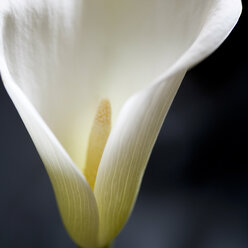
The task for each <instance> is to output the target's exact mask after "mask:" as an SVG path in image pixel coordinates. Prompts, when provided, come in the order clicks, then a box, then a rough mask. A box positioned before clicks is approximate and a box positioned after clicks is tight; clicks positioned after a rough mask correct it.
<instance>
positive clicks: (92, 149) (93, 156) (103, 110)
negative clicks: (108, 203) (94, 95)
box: [83, 99, 111, 190]
mask: <svg viewBox="0 0 248 248" xmlns="http://www.w3.org/2000/svg"><path fill="white" fill-rule="evenodd" d="M110 130H111V105H110V102H109V100H108V99H103V100H101V102H100V103H99V106H98V108H97V112H96V116H95V118H94V122H93V124H92V127H91V131H90V136H89V142H88V150H87V160H86V164H85V167H84V169H83V173H84V175H85V177H86V179H87V181H88V183H89V185H90V187H91V189H92V190H93V189H94V185H95V180H96V174H97V170H98V166H99V164H100V161H101V158H102V153H103V151H104V148H105V145H106V142H107V139H108V136H109V133H110Z"/></svg>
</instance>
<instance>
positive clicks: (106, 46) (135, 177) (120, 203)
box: [0, 0, 241, 248]
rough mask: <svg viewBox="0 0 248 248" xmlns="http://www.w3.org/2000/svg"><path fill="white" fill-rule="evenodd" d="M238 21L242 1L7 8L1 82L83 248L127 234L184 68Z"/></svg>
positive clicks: (27, 2) (53, 0) (106, 1)
mask: <svg viewBox="0 0 248 248" xmlns="http://www.w3.org/2000/svg"><path fill="white" fill-rule="evenodd" d="M240 13H241V1H240V0H188V1H185V0H125V1H123V0H122V1H121V0H117V1H113V0H102V1H101V0H100V1H99V0H70V1H67V0H22V1H16V0H9V1H7V0H1V2H0V25H1V35H0V70H1V76H2V79H3V82H4V85H5V87H6V90H7V91H8V94H9V95H10V97H11V99H12V101H13V103H14V104H15V106H16V108H17V110H18V112H19V114H20V116H21V118H22V120H23V122H24V124H25V126H26V127H27V130H28V132H29V133H30V135H31V137H32V139H33V141H34V144H35V146H36V148H37V150H38V152H39V154H40V156H41V159H42V161H43V163H44V165H45V167H46V170H47V172H48V175H49V177H50V179H51V182H52V185H53V189H54V192H55V196H56V200H57V203H58V206H59V210H60V213H61V216H62V219H63V222H64V225H65V227H66V229H67V231H68V233H69V234H70V236H71V237H72V239H73V240H74V241H75V242H76V243H77V244H78V245H80V246H82V247H85V248H99V247H104V246H105V245H107V244H109V243H110V242H111V241H112V240H113V239H114V238H115V236H116V235H117V234H118V233H119V231H120V230H121V228H122V227H123V225H124V224H125V222H126V220H127V218H128V216H129V215H130V213H131V211H132V208H133V205H134V203H135V199H136V197H137V193H138V191H139V187H140V183H141V180H142V176H143V173H144V170H145V167H146V164H147V161H148V159H149V156H150V153H151V150H152V148H153V145H154V142H155V140H156V137H157V135H158V132H159V130H160V127H161V125H162V123H163V120H164V118H165V115H166V113H167V112H168V109H169V107H170V105H171V102H172V100H173V98H174V96H175V94H176V92H177V89H178V87H179V85H180V83H181V81H182V79H183V77H184V75H185V73H186V71H187V70H188V69H189V68H191V67H192V66H194V65H195V64H196V63H198V62H199V61H201V60H202V59H204V58H205V57H206V56H208V55H209V54H210V53H212V52H213V51H214V50H215V49H216V48H217V47H218V46H219V45H220V44H221V43H222V42H223V41H224V39H225V38H226V37H227V35H228V34H229V33H230V31H231V30H232V28H233V27H234V25H235V24H236V22H237V20H238V18H239V16H240Z"/></svg>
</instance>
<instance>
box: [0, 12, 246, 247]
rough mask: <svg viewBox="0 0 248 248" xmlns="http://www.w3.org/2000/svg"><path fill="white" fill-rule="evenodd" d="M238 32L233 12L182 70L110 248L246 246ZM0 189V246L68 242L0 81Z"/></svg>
mask: <svg viewBox="0 0 248 248" xmlns="http://www.w3.org/2000/svg"><path fill="white" fill-rule="evenodd" d="M243 15H244V14H243ZM246 27H247V26H246ZM246 33H247V32H246V29H245V19H244V16H243V17H242V18H241V20H240V22H239V24H238V25H237V27H236V28H235V30H234V31H233V33H232V34H231V36H230V37H229V38H228V39H227V40H226V41H225V43H224V44H223V45H222V46H221V48H220V49H218V51H217V52H215V53H214V54H213V55H211V56H210V57H209V58H208V59H207V60H205V61H204V62H203V63H201V64H200V65H198V66H197V67H196V68H194V69H192V70H191V71H190V72H189V73H188V74H187V75H186V78H185V79H184V81H183V83H182V86H181V88H180V90H179V92H178V94H177V96H176V98H175V100H174V103H173V105H172V107H171V109H170V112H169V114H168V116H167V118H166V121H165V123H164V126H163V128H162V130H161V133H160V136H159V138H158V140H157V142H156V145H155V147H154V150H153V153H152V156H151V159H150V161H149V165H148V168H147V170H146V174H145V176H144V180H143V183H142V187H141V191H140V194H139V198H138V201H137V204H136V207H135V209H134V212H133V214H132V216H131V218H130V220H129V222H128V224H127V225H126V226H125V228H124V229H123V231H122V232H121V234H120V235H119V237H118V238H117V239H116V248H127V247H135V248H137V247H142V248H146V247H147V248H151V247H166V248H247V247H248V168H247V138H248V137H247V126H248V125H247V124H248V121H247V90H248V87H247V80H248V72H247V69H248V67H247V66H248V62H247V57H248V56H247V55H248V53H247V37H245V36H246ZM0 185H1V187H0V247H9V248H16V247H18V248H20V247H25V248H29V247H35V248H44V247H46V248H55V247H56V248H57V247H58V248H70V247H75V245H74V244H73V243H72V241H71V240H70V238H69V237H68V235H67V233H66V232H65V230H64V228H63V226H62V223H61V220H60V217H59V214H58V211H57V206H56V202H55V199H54V195H53V191H52V188H51V184H50V182H49V179H48V176H47V174H46V171H45V169H44V167H43V165H42V163H41V161H40V159H39V156H38V154H37V152H36V150H35V148H34V145H33V143H32V141H31V139H30V137H29V135H28V134H27V131H26V129H25V128H24V126H23V124H22V121H21V119H20V117H19V115H18V114H17V112H16V110H15V108H14V106H13V104H12V103H11V101H10V99H9V97H8V95H7V94H6V92H5V90H4V88H3V85H2V84H0Z"/></svg>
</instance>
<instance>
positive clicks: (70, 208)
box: [0, 59, 98, 247]
mask: <svg viewBox="0 0 248 248" xmlns="http://www.w3.org/2000/svg"><path fill="white" fill-rule="evenodd" d="M0 64H1V74H2V77H3V81H4V82H5V87H6V89H7V91H8V93H9V95H10V97H11V99H12V100H13V102H14V104H15V106H16V108H17V110H18V112H19V114H20V115H21V118H22V120H23V122H24V124H25V125H26V127H27V129H28V131H29V134H30V135H31V137H32V139H33V141H34V143H35V146H36V148H37V150H38V152H39V154H40V156H41V159H42V161H43V163H44V165H45V167H46V170H47V172H48V175H49V177H50V179H51V182H52V185H53V189H54V192H55V195H56V199H57V203H58V206H59V210H60V213H61V216H62V219H63V222H64V224H65V227H66V229H67V231H68V233H69V234H70V236H71V237H72V239H73V240H74V241H75V242H76V243H77V244H79V245H81V246H83V247H94V246H95V245H96V237H97V231H98V210H97V205H96V201H95V197H94V195H93V193H92V191H91V189H90V187H89V185H88V183H87V182H86V180H85V178H84V177H83V175H82V174H81V172H80V171H79V170H78V168H77V167H76V166H75V165H74V163H73V162H72V161H71V159H70V157H68V155H67V153H66V152H65V151H64V149H63V148H62V147H61V145H60V144H59V143H58V141H57V139H56V138H55V137H54V135H53V134H52V133H51V131H50V130H49V129H48V127H47V126H46V124H45V123H44V121H43V120H42V119H41V118H40V116H39V115H38V113H37V112H36V110H35V109H34V108H33V106H32V105H31V104H30V102H29V100H28V99H27V98H26V97H25V95H24V94H23V93H22V91H21V90H20V89H19V87H18V86H17V85H16V84H15V83H14V82H13V80H12V78H11V77H10V75H9V73H8V71H7V68H6V67H5V66H4V64H3V61H2V59H1V60H0Z"/></svg>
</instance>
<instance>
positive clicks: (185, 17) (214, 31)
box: [94, 0, 241, 245]
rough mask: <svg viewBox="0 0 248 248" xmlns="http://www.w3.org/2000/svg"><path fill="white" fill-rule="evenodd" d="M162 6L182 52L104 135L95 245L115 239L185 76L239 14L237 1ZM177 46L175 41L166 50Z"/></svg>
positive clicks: (218, 0) (127, 107)
mask: <svg viewBox="0 0 248 248" xmlns="http://www.w3.org/2000/svg"><path fill="white" fill-rule="evenodd" d="M161 2H163V1H154V2H153V4H154V5H156V4H157V3H161ZM164 2H167V3H169V4H168V6H174V8H175V10H177V11H174V12H173V13H172V14H171V18H174V19H173V22H172V20H171V19H170V18H168V19H167V20H168V21H169V22H170V24H171V25H172V23H173V25H172V26H173V30H171V31H170V32H168V33H167V35H169V36H170V35H174V33H175V32H178V31H182V32H184V35H185V37H184V39H185V40H186V42H187V43H188V48H187V49H186V50H185V51H184V53H183V54H182V56H181V57H180V58H179V59H178V60H176V61H175V63H174V64H172V65H171V67H170V68H169V69H168V70H167V71H165V73H164V74H163V75H161V76H160V77H159V78H158V79H157V80H156V81H155V82H154V84H152V85H151V86H150V87H147V88H145V89H144V90H142V91H140V92H139V93H137V94H136V95H135V96H133V97H132V98H131V99H129V101H128V102H127V103H126V104H125V106H124V107H123V109H122V111H121V113H120V115H119V119H118V121H117V123H116V125H115V126H114V129H113V130H112V132H111V134H110V137H109V139H108V142H107V145H106V147H105V150H104V153H103V157H102V160H101V164H100V167H99V170H98V174H97V178H96V182H95V189H94V193H95V196H96V199H97V203H98V207H99V216H100V244H101V245H104V244H106V243H108V242H109V240H112V239H113V238H114V237H115V236H116V235H117V233H118V232H119V231H120V229H121V228H122V227H123V225H124V223H125V222H126V220H127V218H128V216H129V214H130V212H131V210H132V208H133V205H134V202H135V199H136V196H137V193H138V190H139V187H140V183H141V179H142V176H143V173H144V170H145V167H146V164H147V161H148V159H149V156H150V153H151V150H152V147H153V144H154V142H155V140H156V137H157V135H158V132H159V130H160V127H161V125H162V122H163V120H164V117H165V115H166V113H167V111H168V109H169V106H170V104H171V102H172V100H173V98H174V96H175V94H176V91H177V89H178V87H179V85H180V82H181V80H182V78H183V76H184V74H185V72H186V71H187V70H188V69H189V68H190V67H192V66H193V65H195V64H196V63H198V62H199V61H201V60H202V59H203V58H205V57H206V56H207V55H209V54H210V53H212V52H213V51H214V50H215V49H216V48H217V47H218V46H219V45H220V44H221V42H223V40H224V39H225V38H226V36H227V35H228V34H229V32H230V31H231V30H232V28H233V27H234V25H235V24H236V22H237V20H238V18H239V15H240V12H241V2H240V1H238V0H237V1H236V0H235V1H233V0H215V1H212V0H209V1H206V0H204V1H198V0H195V1H184V0H181V1H175V0H174V1H164ZM151 7H152V6H151ZM167 14H168V13H167ZM162 25H164V23H161V24H160V26H162ZM165 25H167V24H165ZM179 27H180V28H179ZM176 29H178V30H176ZM195 32H197V34H198V35H195ZM188 35H189V36H190V37H188ZM179 37H180V36H179V35H178V38H179ZM177 46H180V41H176V43H175V44H174V45H172V48H171V49H172V50H173V51H174V50H177ZM164 56H166V54H165V55H164ZM135 69H137V70H138V69H139V68H136V67H134V70H135Z"/></svg>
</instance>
